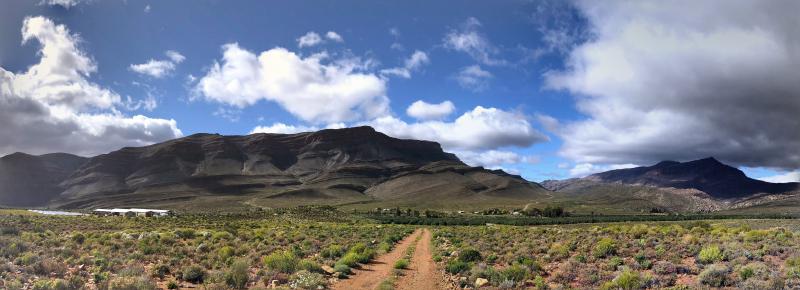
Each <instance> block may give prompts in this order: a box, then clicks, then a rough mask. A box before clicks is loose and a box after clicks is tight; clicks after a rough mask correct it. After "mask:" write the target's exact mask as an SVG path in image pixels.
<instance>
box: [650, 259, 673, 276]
mask: <svg viewBox="0 0 800 290" xmlns="http://www.w3.org/2000/svg"><path fill="white" fill-rule="evenodd" d="M676 271H677V268H676V267H675V265H673V264H672V263H670V262H668V261H658V262H656V263H655V264H654V265H653V272H655V273H656V274H659V275H669V274H674V273H675V272H676Z"/></svg>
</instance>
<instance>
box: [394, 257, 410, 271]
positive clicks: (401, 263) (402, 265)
mask: <svg viewBox="0 0 800 290" xmlns="http://www.w3.org/2000/svg"><path fill="white" fill-rule="evenodd" d="M394 268H395V269H406V268H408V260H406V259H400V260H397V261H395V262H394Z"/></svg>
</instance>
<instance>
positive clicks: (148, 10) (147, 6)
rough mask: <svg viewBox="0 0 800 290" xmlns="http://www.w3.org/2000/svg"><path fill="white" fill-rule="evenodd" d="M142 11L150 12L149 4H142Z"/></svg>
mask: <svg viewBox="0 0 800 290" xmlns="http://www.w3.org/2000/svg"><path fill="white" fill-rule="evenodd" d="M144 13H150V4H147V5H146V6H144Z"/></svg>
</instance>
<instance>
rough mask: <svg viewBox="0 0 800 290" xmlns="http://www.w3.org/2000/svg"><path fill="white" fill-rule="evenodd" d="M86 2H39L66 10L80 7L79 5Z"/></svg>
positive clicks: (74, 0) (65, 0)
mask: <svg viewBox="0 0 800 290" xmlns="http://www.w3.org/2000/svg"><path fill="white" fill-rule="evenodd" d="M83 1H84V0H42V2H39V3H40V4H41V5H50V6H61V7H64V8H67V9H69V8H72V7H73V6H76V5H78V3H80V2H83Z"/></svg>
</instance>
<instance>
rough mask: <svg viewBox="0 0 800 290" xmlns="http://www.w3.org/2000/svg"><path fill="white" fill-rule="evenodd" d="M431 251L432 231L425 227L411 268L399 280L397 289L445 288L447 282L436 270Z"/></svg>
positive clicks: (412, 259)
mask: <svg viewBox="0 0 800 290" xmlns="http://www.w3.org/2000/svg"><path fill="white" fill-rule="evenodd" d="M431 253H432V252H431V232H430V231H429V230H428V229H424V230H422V238H421V239H420V240H419V243H418V244H417V249H416V251H414V256H413V257H412V258H411V264H410V266H409V270H408V271H406V272H405V275H404V276H402V277H400V279H398V280H397V284H396V285H395V286H396V289H400V290H423V289H445V287H443V285H445V284H444V283H443V281H442V277H441V275H440V273H439V271H437V270H436V262H434V261H433V256H432V255H431Z"/></svg>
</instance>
